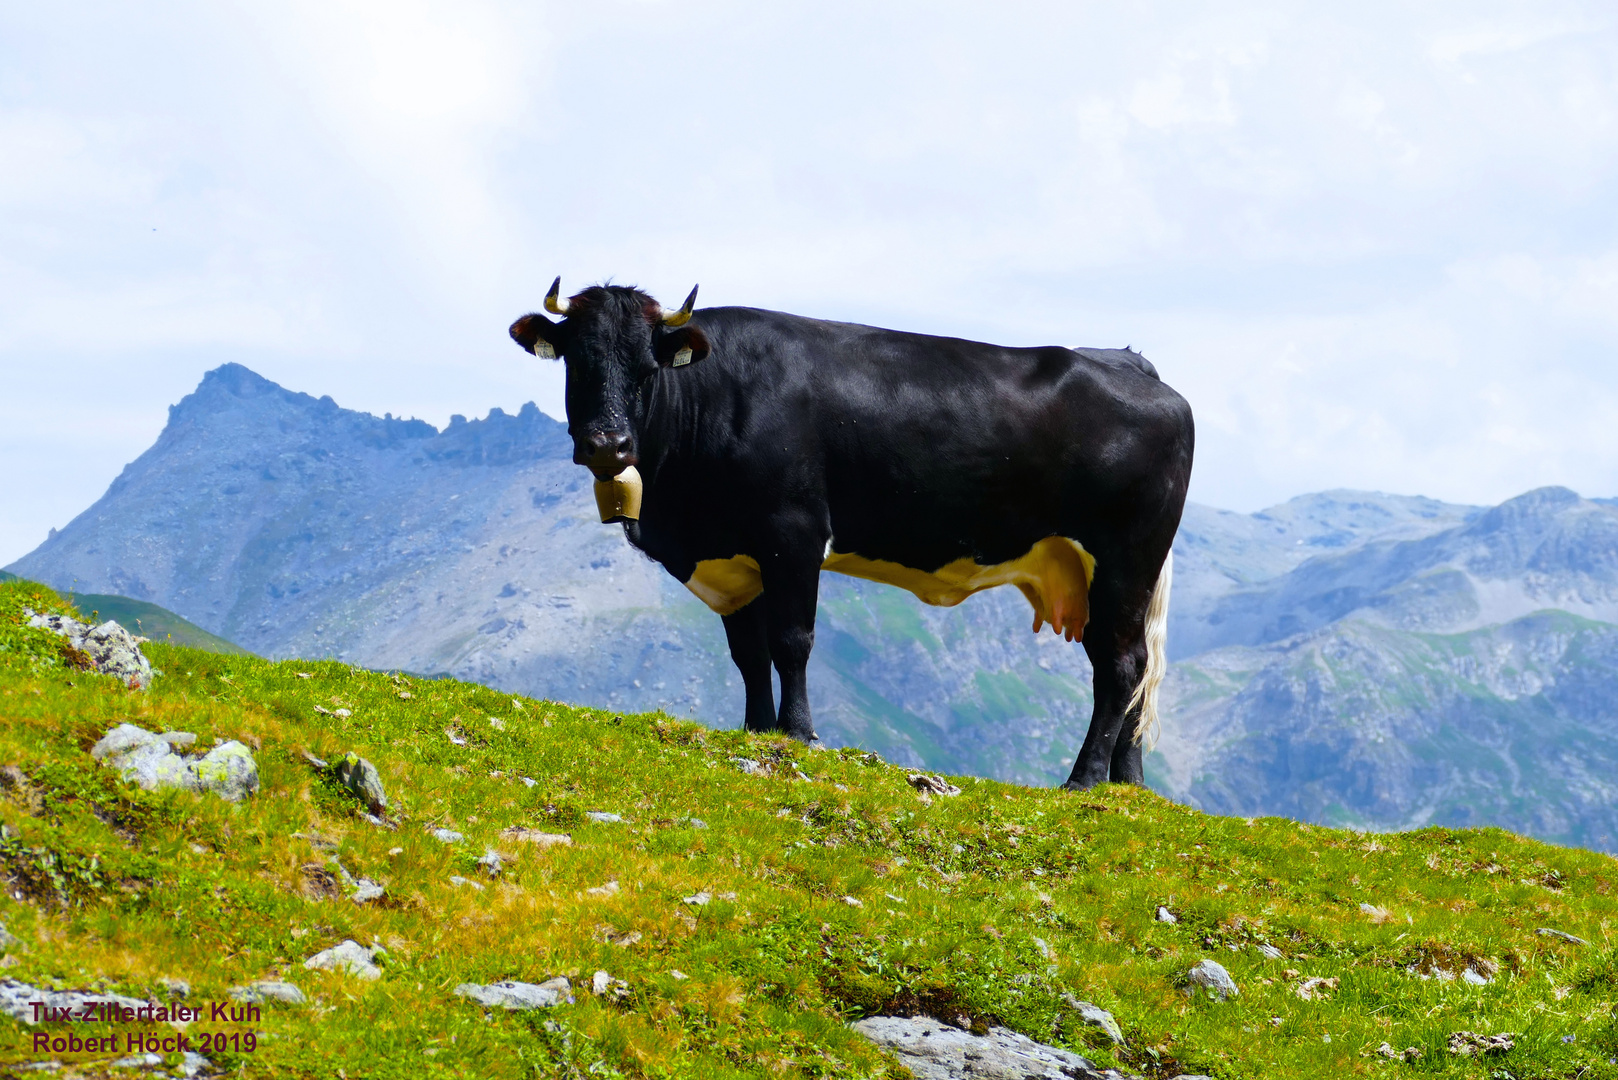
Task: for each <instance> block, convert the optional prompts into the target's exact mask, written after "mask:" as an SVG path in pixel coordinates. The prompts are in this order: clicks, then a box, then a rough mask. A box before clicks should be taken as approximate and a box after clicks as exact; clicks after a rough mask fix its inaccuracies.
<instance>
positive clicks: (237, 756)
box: [193, 739, 258, 802]
mask: <svg viewBox="0 0 1618 1080" xmlns="http://www.w3.org/2000/svg"><path fill="white" fill-rule="evenodd" d="M193 768H195V770H196V778H197V789H198V790H200V791H212V792H213V793H214V794H216V795H218V796H219V797H220V798H222V799H224V800H225V801H226V802H237V801H239V800H241V799H242V798H244V797H245V796H248V795H251V794H253V793H254V792H256V791H258V762H256V761H254V760H253V752H252V751H251V750H249V749H248V748H247V747H246V746H244V745H242V744H241V743H239V742H237V741H236V740H235V739H231V740H230V741H229V742H223V743H220V744H219V745H218V746H216V747H214V748H213V749H212V750H210V751H208V752H207V753H206V754H205V755H203V758H202V760H201V761H198V762H197V763H196V764H195V766H193Z"/></svg>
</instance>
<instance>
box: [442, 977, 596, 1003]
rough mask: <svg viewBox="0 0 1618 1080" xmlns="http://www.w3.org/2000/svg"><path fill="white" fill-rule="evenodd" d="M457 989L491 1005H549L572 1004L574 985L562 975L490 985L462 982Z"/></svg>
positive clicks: (478, 1001) (479, 1001)
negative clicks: (547, 979)
mask: <svg viewBox="0 0 1618 1080" xmlns="http://www.w3.org/2000/svg"><path fill="white" fill-rule="evenodd" d="M455 993H456V996H458V997H464V998H468V999H470V1000H472V1001H475V1002H477V1003H478V1004H479V1005H482V1006H483V1007H485V1008H489V1009H493V1008H501V1009H512V1010H523V1009H550V1008H554V1007H555V1006H557V1005H561V1004H564V1003H565V1004H568V1005H571V1004H573V986H572V984H571V983H569V982H568V981H567V979H566V978H565V977H563V976H558V977H556V978H554V979H551V980H549V981H547V982H542V983H525V982H513V981H510V980H508V981H506V982H497V983H490V984H489V985H488V986H480V985H479V984H477V983H462V984H461V985H459V986H457V987H456V988H455Z"/></svg>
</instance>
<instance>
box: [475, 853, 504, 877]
mask: <svg viewBox="0 0 1618 1080" xmlns="http://www.w3.org/2000/svg"><path fill="white" fill-rule="evenodd" d="M478 865H479V866H481V867H482V868H483V872H484V873H485V874H488V875H489V876H490V877H492V878H494V877H499V876H500V871H501V870H502V869H503V868H504V867H505V859H504V857H503V856H502V855H501V854H500V853H499V852H498V851H496V850H494V848H487V849H485V850H484V852H483V855H482V857H481V858H479V859H478Z"/></svg>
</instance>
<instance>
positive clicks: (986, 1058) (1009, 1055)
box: [854, 1016, 1127, 1080]
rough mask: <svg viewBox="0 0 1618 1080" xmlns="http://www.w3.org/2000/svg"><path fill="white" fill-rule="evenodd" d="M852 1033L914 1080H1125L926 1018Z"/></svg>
mask: <svg viewBox="0 0 1618 1080" xmlns="http://www.w3.org/2000/svg"><path fill="white" fill-rule="evenodd" d="M854 1030H855V1031H857V1032H859V1033H860V1034H861V1035H864V1036H865V1037H866V1038H867V1039H870V1040H871V1041H872V1042H874V1043H876V1044H877V1045H878V1046H881V1047H883V1048H884V1049H887V1050H891V1051H892V1052H893V1054H894V1056H895V1057H897V1058H898V1059H899V1060H900V1061H901V1062H903V1063H904V1065H905V1067H906V1068H908V1069H909V1070H910V1071H911V1073H912V1074H913V1075H914V1076H915V1077H916V1080H1127V1078H1126V1077H1125V1075H1124V1074H1123V1073H1120V1072H1118V1071H1117V1070H1115V1069H1098V1068H1096V1066H1095V1063H1094V1062H1092V1061H1090V1060H1089V1059H1088V1058H1085V1057H1080V1056H1079V1055H1078V1054H1075V1053H1073V1052H1072V1051H1069V1050H1063V1049H1061V1048H1059V1047H1055V1046H1046V1045H1045V1044H1044V1043H1037V1042H1035V1041H1034V1040H1032V1039H1030V1038H1028V1037H1027V1036H1025V1035H1019V1034H1017V1033H1016V1032H1015V1031H1010V1030H1008V1029H1006V1028H1001V1027H997V1028H990V1029H989V1031H988V1033H987V1034H985V1035H974V1034H972V1033H971V1032H970V1031H963V1030H962V1029H960V1028H958V1027H953V1026H951V1025H949V1024H943V1023H940V1022H938V1021H937V1020H934V1019H932V1018H930V1017H926V1016H912V1017H903V1016H872V1017H869V1018H867V1019H865V1020H861V1021H859V1022H858V1023H856V1024H854Z"/></svg>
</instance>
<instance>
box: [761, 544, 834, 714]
mask: <svg viewBox="0 0 1618 1080" xmlns="http://www.w3.org/2000/svg"><path fill="white" fill-rule="evenodd" d="M761 569H762V570H763V574H764V594H763V595H762V596H760V597H759V598H758V599H757V600H755V601H753V603H754V604H759V603H762V604H763V605H764V614H765V626H766V633H767V637H768V640H769V645H770V659H771V660H772V661H774V663H775V670H776V673H777V674H779V675H780V676H781V713H780V725H779V727H780V730H781V731H784V732H785V733H786V734H788V735H790V736H792V737H793V738H794V739H798V740H800V741H802V742H814V741H815V739H816V738H817V736H816V735H815V725H814V722H813V721H812V720H811V719H810V718H809V671H808V669H809V652H810V650H811V649H813V648H814V647H815V604H816V601H817V600H818V598H819V595H820V560H819V559H815V558H806V559H787V558H776V559H771V560H769V561H768V562H765V563H764V564H763V566H762V567H761Z"/></svg>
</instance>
